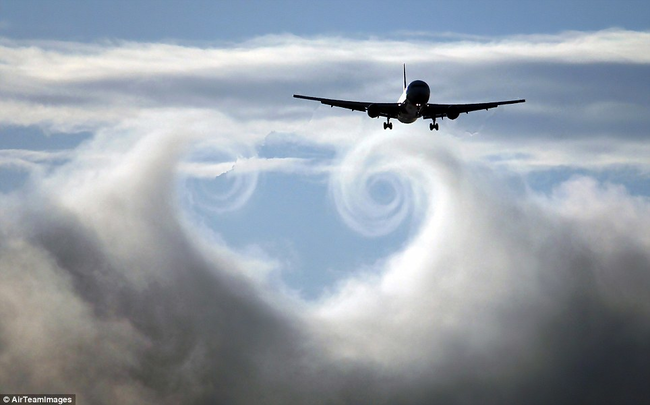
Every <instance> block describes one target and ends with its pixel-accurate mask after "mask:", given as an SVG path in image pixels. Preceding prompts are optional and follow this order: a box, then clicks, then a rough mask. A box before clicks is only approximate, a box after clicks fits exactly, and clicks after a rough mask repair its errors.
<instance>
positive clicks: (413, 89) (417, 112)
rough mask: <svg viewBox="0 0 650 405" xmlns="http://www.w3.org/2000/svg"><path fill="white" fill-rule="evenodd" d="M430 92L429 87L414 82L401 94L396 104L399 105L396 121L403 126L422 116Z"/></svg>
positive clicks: (418, 81)
mask: <svg viewBox="0 0 650 405" xmlns="http://www.w3.org/2000/svg"><path fill="white" fill-rule="evenodd" d="M430 95H431V90H430V89H429V85H428V84H426V82H424V81H422V80H415V81H412V82H411V84H409V85H408V86H407V87H406V88H405V89H404V91H403V92H402V95H401V97H400V98H399V100H397V102H398V103H399V104H400V111H399V113H398V114H397V119H398V120H399V121H400V122H402V123H404V124H411V123H413V122H415V121H416V120H417V119H418V118H419V117H421V116H422V109H423V108H424V107H426V105H427V103H428V102H429V96H430Z"/></svg>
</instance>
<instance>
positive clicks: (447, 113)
mask: <svg viewBox="0 0 650 405" xmlns="http://www.w3.org/2000/svg"><path fill="white" fill-rule="evenodd" d="M524 102H526V100H524V99H520V100H507V101H493V102H489V103H476V104H427V106H426V107H424V108H423V109H422V118H424V119H429V118H443V117H448V118H449V119H452V120H455V119H456V118H458V115H460V114H461V113H468V112H472V111H479V110H489V109H490V108H495V107H498V106H500V105H505V104H517V103H524Z"/></svg>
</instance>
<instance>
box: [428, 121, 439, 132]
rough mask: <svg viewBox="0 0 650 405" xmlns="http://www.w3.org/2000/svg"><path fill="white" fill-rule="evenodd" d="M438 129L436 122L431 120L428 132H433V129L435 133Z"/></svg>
mask: <svg viewBox="0 0 650 405" xmlns="http://www.w3.org/2000/svg"><path fill="white" fill-rule="evenodd" d="M439 128H440V126H439V125H438V124H436V120H433V122H432V123H431V124H429V131H433V130H434V129H435V130H436V131H437V130H438V129H439Z"/></svg>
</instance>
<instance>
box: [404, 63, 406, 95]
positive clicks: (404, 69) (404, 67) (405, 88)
mask: <svg viewBox="0 0 650 405" xmlns="http://www.w3.org/2000/svg"><path fill="white" fill-rule="evenodd" d="M404 90H406V63H405V64H404Z"/></svg>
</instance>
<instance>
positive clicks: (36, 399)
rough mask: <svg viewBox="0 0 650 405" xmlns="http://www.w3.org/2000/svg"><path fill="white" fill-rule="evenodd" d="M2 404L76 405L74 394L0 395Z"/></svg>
mask: <svg viewBox="0 0 650 405" xmlns="http://www.w3.org/2000/svg"><path fill="white" fill-rule="evenodd" d="M0 397H2V403H3V404H56V405H63V404H66V405H76V403H77V396H76V395H75V394H0Z"/></svg>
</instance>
